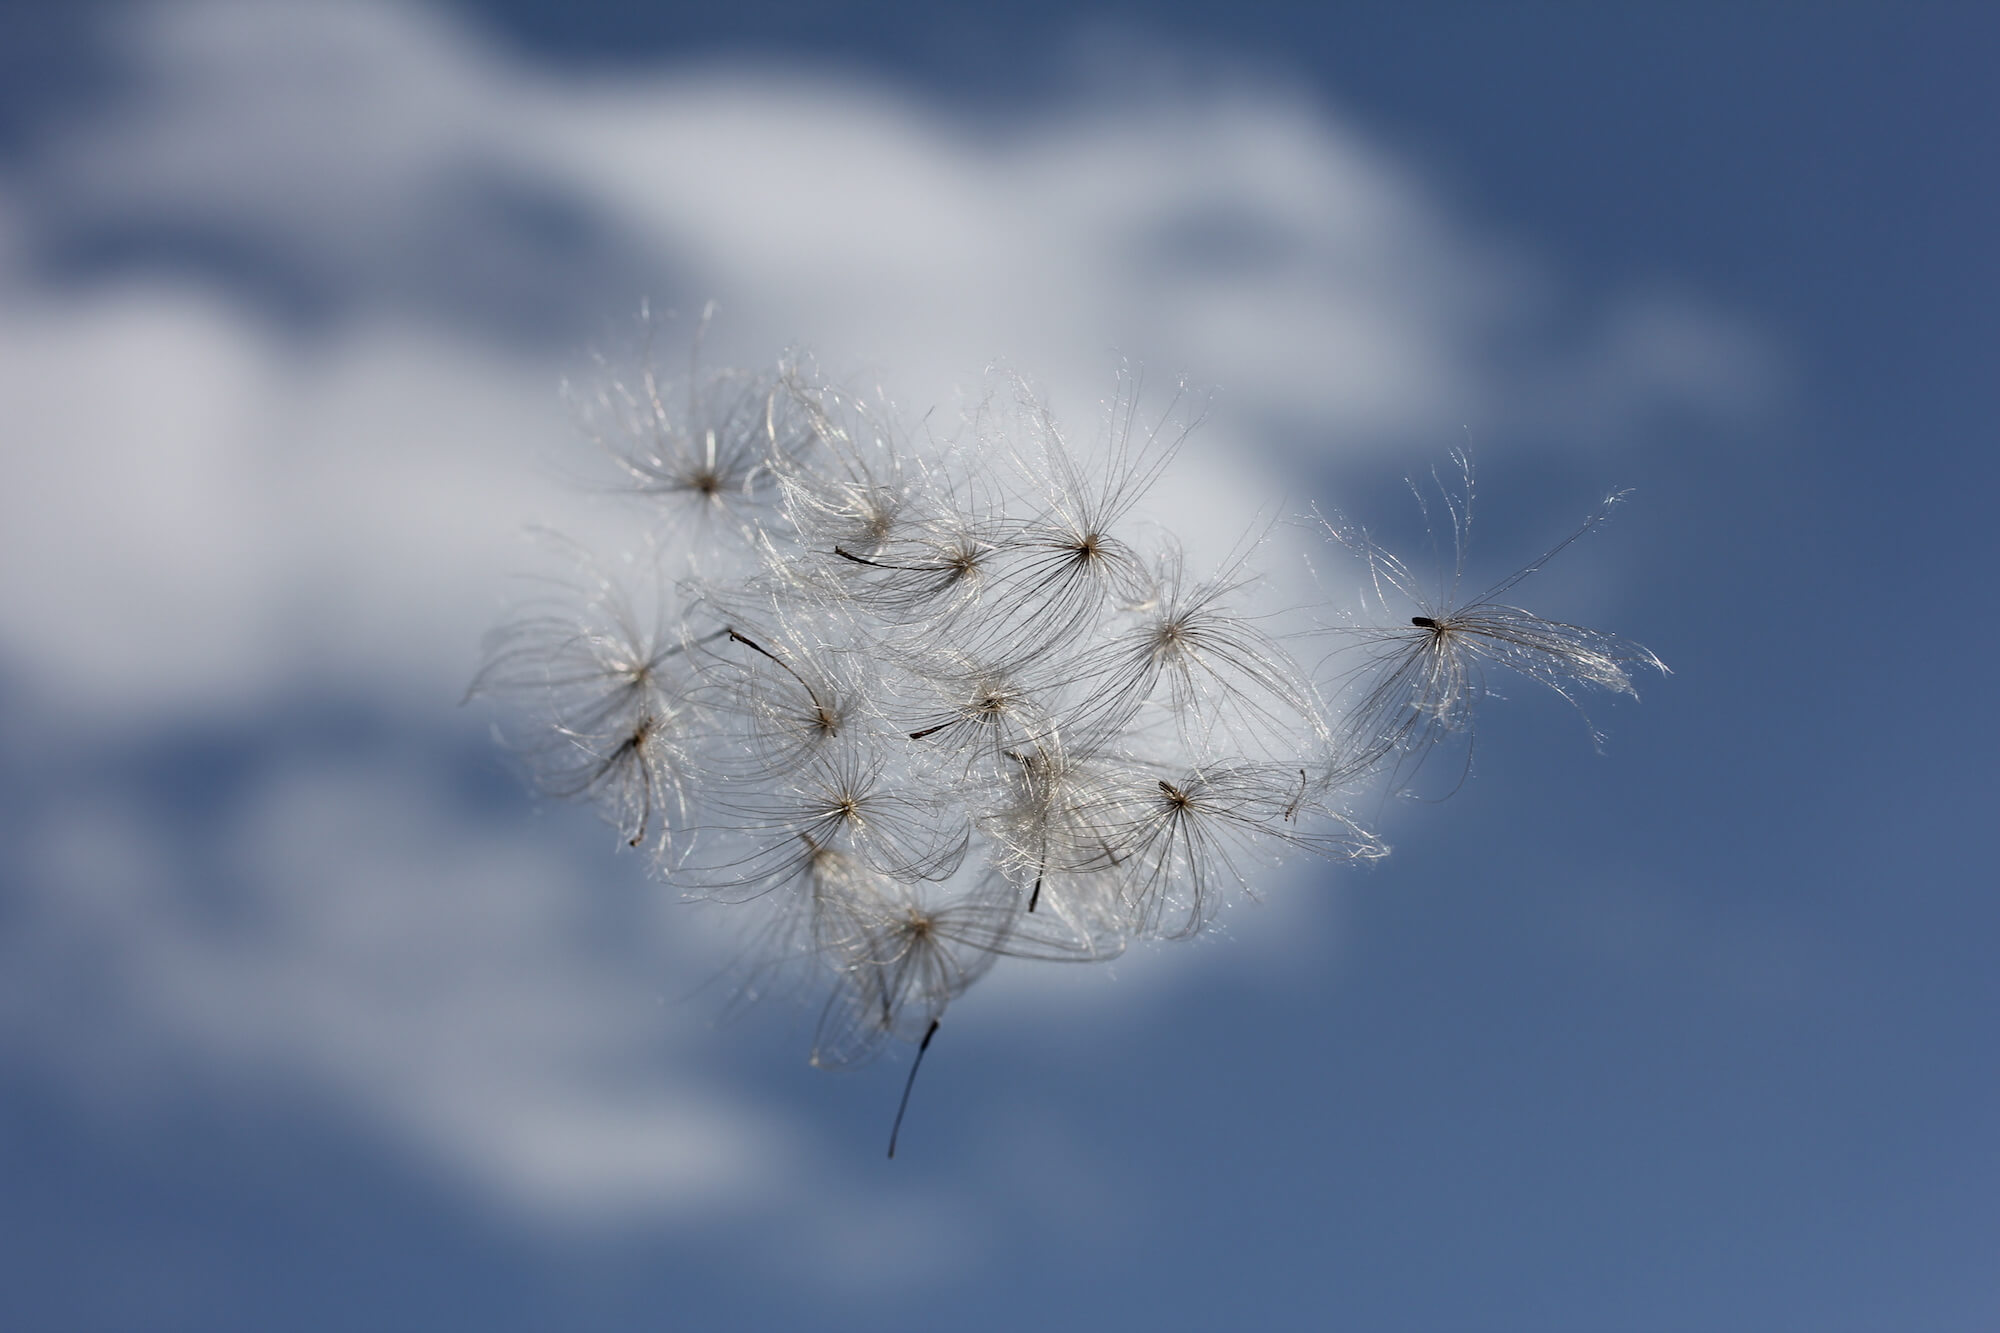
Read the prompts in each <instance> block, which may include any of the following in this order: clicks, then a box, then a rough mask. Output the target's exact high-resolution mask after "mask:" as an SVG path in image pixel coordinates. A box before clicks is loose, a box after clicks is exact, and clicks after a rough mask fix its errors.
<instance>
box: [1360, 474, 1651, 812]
mask: <svg viewBox="0 0 2000 1333" xmlns="http://www.w3.org/2000/svg"><path fill="white" fill-rule="evenodd" d="M1453 462H1454V463H1456V464H1457V466H1458V470H1459V472H1458V475H1459V484H1458V486H1457V488H1456V489H1454V487H1452V486H1451V485H1448V484H1446V483H1445V482H1444V481H1443V480H1442V479H1440V478H1439V477H1438V476H1437V474H1436V473H1433V474H1432V480H1433V483H1434V484H1435V487H1436V489H1437V491H1438V492H1439V493H1440V494H1441V496H1442V497H1443V499H1442V504H1443V509H1444V513H1445V516H1446V519H1447V523H1448V527H1447V532H1448V534H1449V537H1450V542H1451V550H1452V557H1451V564H1450V572H1449V574H1448V575H1446V576H1444V577H1442V578H1436V579H1425V578H1424V577H1423V576H1422V575H1420V574H1419V573H1418V572H1417V571H1416V570H1414V569H1413V568H1412V567H1411V566H1410V565H1409V564H1408V563H1406V562H1405V561H1404V560H1403V559H1401V558H1400V557H1398V556H1397V555H1395V554H1394V553H1393V552H1391V551H1388V550H1386V549H1385V548H1383V547H1382V546H1381V545H1380V544H1379V543H1377V542H1376V541H1375V540H1374V539H1373V538H1372V537H1371V536H1370V535H1369V534H1368V532H1367V530H1366V529H1364V528H1360V527H1356V526H1353V525H1351V524H1348V523H1346V522H1344V521H1342V520H1340V519H1339V518H1338V517H1337V516H1335V517H1326V516H1324V515H1323V516H1321V519H1320V522H1321V526H1322V527H1323V529H1324V530H1325V531H1326V533H1327V534H1328V535H1329V536H1330V537H1331V538H1333V540H1334V541H1336V542H1338V543H1339V544H1340V545H1341V546H1342V547H1344V548H1345V549H1346V550H1348V551H1350V552H1352V553H1353V554H1354V555H1356V556H1357V557H1359V558H1360V559H1361V560H1362V561H1363V563H1364V565H1365V568H1366V571H1367V578H1368V590H1369V593H1370V594H1371V596H1370V598H1369V600H1370V601H1371V603H1372V607H1371V609H1372V610H1373V611H1375V612H1376V613H1377V614H1379V615H1380V617H1381V620H1380V621H1379V622H1378V623H1375V624H1369V625H1361V626H1351V627H1346V628H1344V629H1342V630H1340V631H1338V633H1339V634H1340V637H1341V638H1342V640H1343V642H1342V643H1341V645H1340V647H1339V650H1338V651H1337V652H1336V654H1335V658H1336V660H1338V661H1340V663H1341V665H1342V668H1343V670H1342V681H1343V683H1344V684H1346V685H1347V686H1348V687H1349V688H1350V689H1351V690H1352V691H1353V694H1354V698H1353V701H1352V702H1351V703H1350V704H1349V706H1348V708H1347V711H1346V714H1345V717H1344V719H1343V721H1342V724H1341V741H1342V746H1343V748H1342V756H1343V758H1342V762H1343V763H1345V764H1347V765H1349V766H1352V767H1355V768H1357V769H1361V770H1365V769H1367V768H1369V767H1372V766H1373V765H1375V764H1377V763H1379V762H1381V761H1382V760H1384V759H1387V758H1390V757H1392V756H1393V757H1395V758H1396V759H1397V761H1398V767H1399V774H1400V775H1401V776H1405V777H1407V776H1408V775H1409V773H1411V772H1413V771H1414V769H1415V768H1416V767H1417V766H1418V765H1420V764H1421V763H1422V761H1423V758H1424V756H1425V755H1426V754H1427V753H1428V752H1429V751H1430V750H1431V749H1433V748H1434V747H1435V746H1437V745H1438V744H1439V743H1440V742H1441V741H1443V740H1444V739H1446V738H1447V737H1450V736H1453V735H1469V734H1470V732H1471V730H1472V727H1473V722H1474V718H1475V715H1476V712H1477V710H1478V706H1479V704H1480V702H1481V701H1482V700H1483V699H1484V698H1485V697H1486V693H1487V685H1486V676H1485V668H1486V667H1487V666H1488V665H1497V666H1501V667H1504V668H1506V669H1508V670H1511V671H1513V672H1515V673H1517V674H1519V675H1522V676H1526V677H1527V678H1529V679H1530V680H1535V681H1539V682H1540V683H1541V684H1543V685H1545V686H1547V687H1548V688H1549V689H1550V690H1553V691H1554V692H1555V693H1556V694H1557V695H1559V696H1561V697H1562V698H1563V700H1564V701H1566V702H1567V703H1569V704H1571V705H1572V706H1574V707H1575V708H1576V710H1577V712H1578V714H1579V715H1580V716H1582V717H1583V719H1584V722H1585V725H1586V726H1587V727H1589V730H1590V736H1591V740H1592V743H1593V744H1595V745H1600V746H1601V744H1602V742H1603V735H1602V733H1601V732H1599V731H1598V730H1597V728H1596V727H1595V726H1594V725H1592V724H1591V723H1590V719H1589V716H1588V714H1587V713H1585V712H1584V709H1583V706H1582V703H1581V701H1580V700H1579V698H1578V697H1577V691H1578V690H1579V689H1581V688H1583V687H1593V688H1597V689H1602V690H1607V691H1610V692H1611V693H1614V694H1624V695H1629V696H1631V697H1633V698H1637V697H1638V690H1637V689H1636V688H1635V687H1634V685H1633V683H1632V671H1633V669H1634V668H1641V667H1644V668H1651V669H1653V670H1657V671H1660V672H1665V671H1666V670H1667V668H1666V665H1665V664H1664V663H1663V662H1661V661H1660V659H1659V658H1658V657H1657V656H1655V655H1654V654H1653V653H1652V652H1651V651H1650V650H1648V649H1646V648H1644V647H1642V646H1641V645H1639V644H1637V643H1634V642H1632V641H1631V640H1629V639H1624V638H1620V637H1619V636H1617V635H1614V634H1607V633H1605V632H1603V631H1601V630H1595V629H1590V628H1587V627H1585V626H1582V625H1573V624H1569V623H1566V622H1563V621H1557V620H1548V619H1545V618H1544V617H1542V616H1539V615H1536V614H1535V613H1534V612H1532V611H1529V610H1527V609H1526V608H1524V607H1520V606H1516V605H1513V604H1512V603H1510V602H1503V601H1501V600H1500V599H1501V598H1502V597H1504V596H1506V595H1507V594H1508V593H1510V592H1511V591H1512V590H1513V589H1514V588H1515V587H1517V586H1518V585H1519V584H1521V583H1522V582H1523V581H1525V580H1526V579H1527V578H1528V577H1529V576H1531V575H1533V574H1535V573H1537V572H1539V571H1540V570H1541V569H1542V568H1543V567H1544V566H1545V565H1547V564H1548V563H1549V561H1551V560H1553V559H1554V558H1555V557H1556V556H1557V555H1559V554H1561V553H1562V552H1563V551H1564V550H1567V549H1568V548H1569V547H1570V545H1571V544H1572V543H1574V542H1576V541H1577V539H1579V538H1580V537H1582V536H1583V535H1584V534H1585V533H1587V532H1589V531H1591V530H1592V529H1593V528H1595V527H1596V526H1597V525H1598V524H1600V523H1602V522H1603V521H1604V520H1605V519H1606V518H1607V517H1609V515H1610V514H1611V512H1612V509H1613V507H1614V506H1615V505H1617V504H1618V503H1619V502H1620V501H1621V500H1623V499H1624V497H1625V494H1626V492H1622V491H1621V492H1615V493H1613V494H1611V495H1608V496H1606V497H1605V499H1604V501H1603V502H1602V503H1601V504H1600V505H1599V506H1598V508H1597V509H1596V511H1595V512H1593V513H1592V514H1591V515H1590V516H1589V517H1588V518H1586V519H1585V520H1584V522H1583V524H1582V525H1581V526H1580V527H1578V528H1577V529H1576V530H1575V531H1574V532H1572V533H1570V534H1569V535H1568V536H1567V537H1564V538H1563V539H1562V540H1561V541H1559V542H1557V543H1556V544H1555V545H1554V546H1551V547H1550V548H1549V549H1548V550H1546V551H1544V552H1543V553H1542V554H1541V555H1540V556H1538V557H1537V558H1535V559H1534V560H1532V561H1530V562H1529V563H1528V564H1526V565H1523V566H1521V567H1520V568H1519V569H1516V570H1515V571H1514V572H1513V573H1511V574H1508V575H1507V576H1506V577H1505V578H1502V579H1501V580H1499V581H1498V582H1497V583H1494V584H1492V585H1490V586H1489V587H1487V588H1485V589H1484V590H1483V591H1481V592H1478V593H1476V594H1473V595H1470V596H1468V595H1466V594H1465V592H1464V585H1465V573H1466V564H1467V553H1468V551H1469V549H1470V544H1471V536H1472V499H1473V473H1472V463H1471V460H1470V458H1469V457H1468V456H1467V455H1465V454H1464V453H1455V454H1454V455H1453ZM1411 490H1412V491H1413V493H1415V495H1416V496H1417V502H1418V505H1419V508H1420V509H1421V510H1422V511H1423V513H1424V514H1425V516H1426V518H1429V516H1430V514H1431V508H1430V504H1429V501H1428V498H1427V496H1426V495H1425V493H1424V490H1423V488H1421V487H1419V486H1416V485H1415V484H1412V486H1411ZM1432 531H1433V533H1434V534H1435V533H1436V531H1437V529H1436V528H1435V527H1433V528H1432ZM1405 612H1407V613H1411V614H1408V618H1407V621H1406V622H1405V623H1401V624H1398V623H1394V621H1395V617H1396V616H1398V615H1400V614H1402V613H1405Z"/></svg>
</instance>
